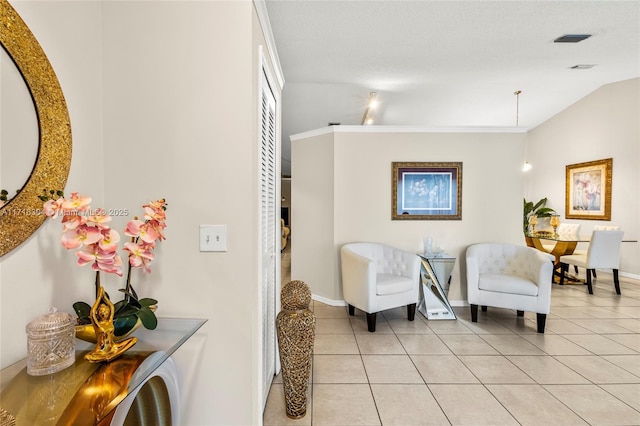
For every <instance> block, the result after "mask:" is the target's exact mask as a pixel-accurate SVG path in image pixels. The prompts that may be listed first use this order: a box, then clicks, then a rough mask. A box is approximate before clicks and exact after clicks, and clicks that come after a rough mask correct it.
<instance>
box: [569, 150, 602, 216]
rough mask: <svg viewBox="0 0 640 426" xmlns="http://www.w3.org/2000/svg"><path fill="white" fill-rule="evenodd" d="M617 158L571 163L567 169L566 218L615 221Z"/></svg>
mask: <svg viewBox="0 0 640 426" xmlns="http://www.w3.org/2000/svg"><path fill="white" fill-rule="evenodd" d="M612 175H613V158H606V159H604V160H597V161H589V162H587V163H578V164H569V165H568V166H567V168H566V183H565V186H566V190H565V217H566V218H567V219H590V220H611V182H612Z"/></svg>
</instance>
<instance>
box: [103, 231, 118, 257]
mask: <svg viewBox="0 0 640 426" xmlns="http://www.w3.org/2000/svg"><path fill="white" fill-rule="evenodd" d="M101 234H102V239H101V240H100V241H99V242H98V245H99V246H100V249H102V250H104V251H109V252H115V251H117V250H118V243H119V242H120V234H118V232H117V231H116V230H115V229H109V228H107V229H103V230H102V231H101Z"/></svg>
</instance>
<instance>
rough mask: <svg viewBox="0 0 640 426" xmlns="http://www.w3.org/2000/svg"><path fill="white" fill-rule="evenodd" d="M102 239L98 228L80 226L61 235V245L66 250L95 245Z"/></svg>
mask: <svg viewBox="0 0 640 426" xmlns="http://www.w3.org/2000/svg"><path fill="white" fill-rule="evenodd" d="M101 239H102V234H101V233H100V231H99V230H98V228H94V227H92V226H86V225H82V226H79V227H78V228H76V229H71V230H69V231H67V232H65V233H64V234H62V245H63V246H64V248H66V249H67V250H70V249H74V248H78V247H80V246H82V245H91V244H95V243H97V242H98V241H100V240H101Z"/></svg>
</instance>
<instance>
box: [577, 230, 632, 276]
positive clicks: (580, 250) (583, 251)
mask: <svg viewBox="0 0 640 426" xmlns="http://www.w3.org/2000/svg"><path fill="white" fill-rule="evenodd" d="M593 230H594V231H619V230H620V227H619V226H617V225H595V226H594V227H593ZM571 254H584V255H585V256H586V255H587V249H578V250H574V251H573V253H571ZM573 269H574V270H575V271H576V274H577V273H578V267H577V266H576V265H573ZM591 275H593V278H598V277H597V275H596V270H595V269H594V270H593V271H591Z"/></svg>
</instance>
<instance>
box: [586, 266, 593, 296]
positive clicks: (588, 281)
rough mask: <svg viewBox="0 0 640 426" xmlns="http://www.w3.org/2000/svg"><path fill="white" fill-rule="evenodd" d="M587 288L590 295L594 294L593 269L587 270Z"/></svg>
mask: <svg viewBox="0 0 640 426" xmlns="http://www.w3.org/2000/svg"><path fill="white" fill-rule="evenodd" d="M587 288H588V289H589V294H593V287H592V286H591V269H587Z"/></svg>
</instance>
